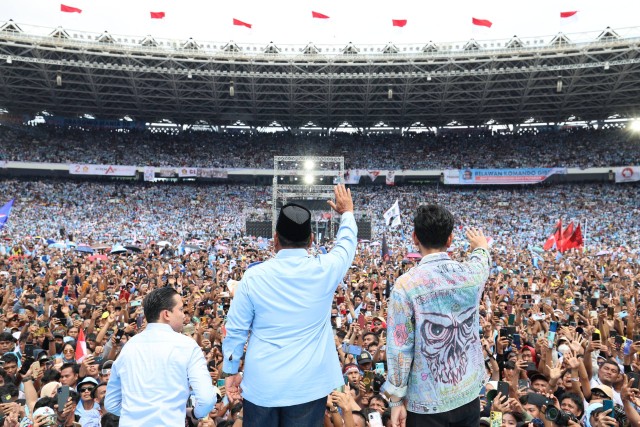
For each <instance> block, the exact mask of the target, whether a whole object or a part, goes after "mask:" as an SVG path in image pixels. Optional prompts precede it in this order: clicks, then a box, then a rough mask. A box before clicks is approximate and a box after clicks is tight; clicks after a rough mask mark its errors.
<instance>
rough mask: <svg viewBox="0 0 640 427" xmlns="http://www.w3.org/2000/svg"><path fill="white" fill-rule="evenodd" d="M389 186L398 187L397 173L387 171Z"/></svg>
mask: <svg viewBox="0 0 640 427" xmlns="http://www.w3.org/2000/svg"><path fill="white" fill-rule="evenodd" d="M386 182H387V185H396V171H387V178H386Z"/></svg>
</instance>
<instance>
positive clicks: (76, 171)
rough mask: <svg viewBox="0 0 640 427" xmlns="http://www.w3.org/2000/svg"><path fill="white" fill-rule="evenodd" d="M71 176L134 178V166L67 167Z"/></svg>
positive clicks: (72, 165)
mask: <svg viewBox="0 0 640 427" xmlns="http://www.w3.org/2000/svg"><path fill="white" fill-rule="evenodd" d="M69 173H70V174H71V175H105V176H135V174H136V167H135V166H116V165H82V164H71V165H69Z"/></svg>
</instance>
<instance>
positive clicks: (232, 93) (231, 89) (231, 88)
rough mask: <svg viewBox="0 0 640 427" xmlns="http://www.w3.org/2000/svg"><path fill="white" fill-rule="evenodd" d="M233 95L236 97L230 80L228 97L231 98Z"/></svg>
mask: <svg viewBox="0 0 640 427" xmlns="http://www.w3.org/2000/svg"><path fill="white" fill-rule="evenodd" d="M235 95H236V89H235V87H234V86H233V80H231V83H229V96H230V97H232V98H233V97H234V96H235Z"/></svg>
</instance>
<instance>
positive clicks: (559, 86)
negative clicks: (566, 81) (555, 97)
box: [556, 78, 562, 93]
mask: <svg viewBox="0 0 640 427" xmlns="http://www.w3.org/2000/svg"><path fill="white" fill-rule="evenodd" d="M556 92H558V93H560V92H562V79H560V78H558V82H557V83H556Z"/></svg>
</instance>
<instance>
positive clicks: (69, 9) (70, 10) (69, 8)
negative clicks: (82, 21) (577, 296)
mask: <svg viewBox="0 0 640 427" xmlns="http://www.w3.org/2000/svg"><path fill="white" fill-rule="evenodd" d="M60 12H66V13H82V9H78V8H77V7H72V6H67V5H66V4H60Z"/></svg>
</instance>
